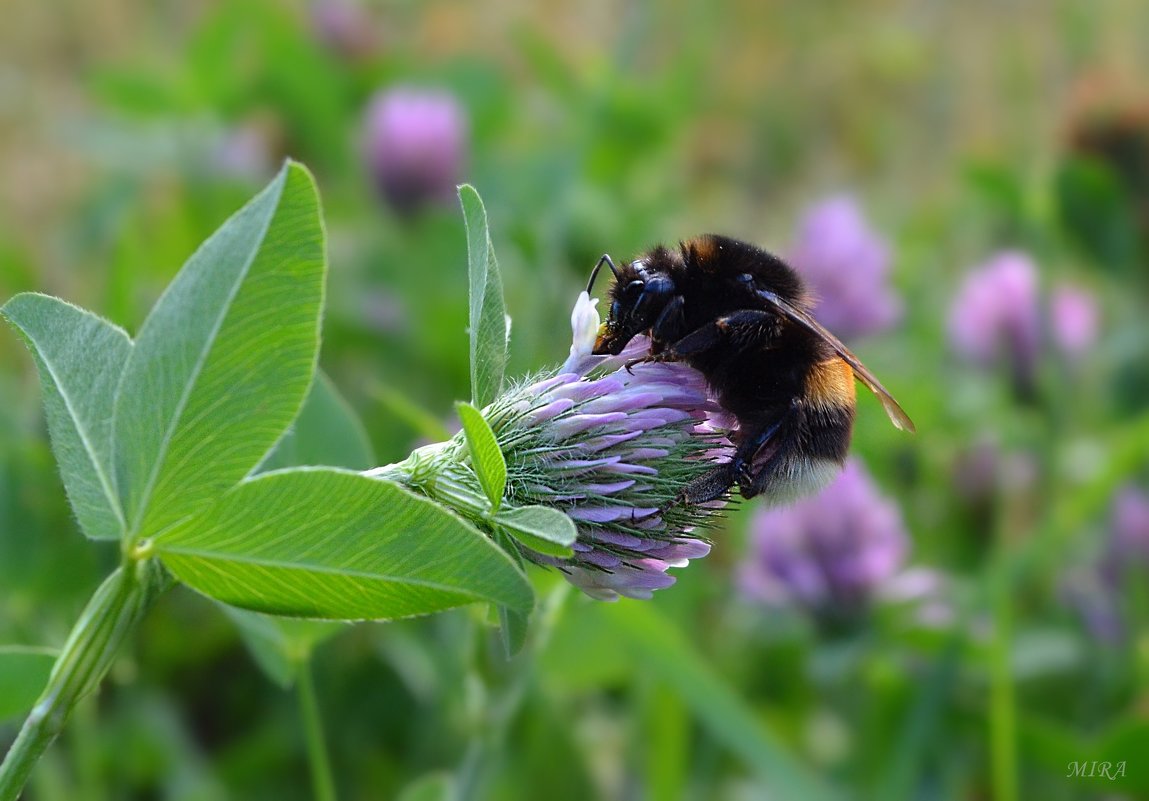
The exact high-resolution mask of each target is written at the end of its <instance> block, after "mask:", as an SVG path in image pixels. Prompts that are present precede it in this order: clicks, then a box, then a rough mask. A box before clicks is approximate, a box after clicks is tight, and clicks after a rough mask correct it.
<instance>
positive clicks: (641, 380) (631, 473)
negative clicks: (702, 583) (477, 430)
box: [372, 292, 732, 600]
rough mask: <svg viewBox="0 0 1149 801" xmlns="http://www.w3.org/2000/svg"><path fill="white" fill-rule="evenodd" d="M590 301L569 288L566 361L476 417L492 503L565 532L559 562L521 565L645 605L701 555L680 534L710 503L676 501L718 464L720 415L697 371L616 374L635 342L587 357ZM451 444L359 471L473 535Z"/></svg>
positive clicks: (461, 443) (470, 503) (459, 455)
mask: <svg viewBox="0 0 1149 801" xmlns="http://www.w3.org/2000/svg"><path fill="white" fill-rule="evenodd" d="M596 303H597V301H596V300H591V299H590V298H589V297H588V296H587V294H586V293H585V292H583V293H582V294H581V295H580V296H579V299H578V302H577V303H576V305H575V308H574V312H573V313H572V315H571V327H572V329H573V332H574V337H573V343H572V345H571V352H570V356H569V358H568V359H567V360H566V362H565V363H564V364H563V365H562V366H561V367H560V368H559V369H558V370H557V371H552V372H549V373H544V374H541V375H538V376H535V377H533V378H531V379H529V380H527V381H523V382H522V383H520V384H518V385H517V386H513V387H511V388H510V389H508V390H507V391H505V392H504V393H503V394H502V396H501V397H499V398H497V399H496V400H495V401H494V402H493V403H491V404H490V405H489V406H488V407H487V408H486V409H484V410H483V416H484V417H485V418H486V420H487V422H488V423H489V424H490V426H491V429H492V430H493V431H494V432H495V436H496V438H497V440H498V442H499V446H500V448H501V449H502V451H503V455H504V458H505V460H506V463H507V475H508V482H507V491H506V494H505V498H504V504H505V505H507V506H510V507H512V508H513V507H519V506H531V505H545V506H549V507H552V508H556V509H559V510H561V511H562V512H564V513H565V514H566V515H567V516H569V517H570V518H571V519H572V520H573V521H574V522H575V525H576V527H577V530H578V538H577V540H576V542H575V543H574V546H573V551H574V552H573V554H572V555H571V556H570V557H566V558H562V557H555V556H550V555H547V554H544V553H539V552H537V551H534V550H532V549H530V548H528V547H525V546H523V545H522V544H521V543H518V544H517V547H518V548H519V550H520V552H521V553H522V555H523V556H524V557H526V558H527V559H529V560H531V561H532V562H535V563H537V564H540V565H547V566H552V567H555V568H558V569H559V570H561V571H562V572H563V573H564V574H565V575H566V576H567V578H568V579H569V580H570V581H571V583H573V584H575V585H576V586H578V587H579V588H581V589H582V590H583V591H584V592H585V593H587V594H588V595H590V596H592V597H594V598H598V599H600V600H616V599H617V598H618V597H619V596H621V595H625V596H628V597H630V598H649V597H651V594H652V593H653V591H654V590H658V589H663V588H665V587H669V586H670V585H672V584H673V583H674V581H675V577H674V576H672V575H669V574H668V573H667V570H668V569H670V568H672V567H685V566H686V565H687V563H688V562H689V561H690V560H691V559H698V558H700V557H703V556H706V554H707V553H709V551H710V545H709V543H708V542H707V541H706V540H705V539H704V538H703V537H700V536H697V535H695V534H694V533H693V532H694V531H695V530H696V529H698V528H703V529H705V528H706V527H708V526H709V525H710V524H712V523H713V522H714V517H715V515H716V514H718V510H719V509H720V508H721V506H722V503H721V502H714V503H711V504H704V505H685V504H682V503H679V502H677V501H678V493H679V492H680V491H681V490H682V488H683V486H684V485H685V484H686V483H687V482H689V481H691V480H693V479H695V478H698V477H699V476H701V475H703V474H704V473H705V472H706V471H708V470H710V469H711V468H712V467H713V463H714V462H715V461H716V460H722V459H729V458H730V455H731V452H732V446H731V444H730V442H729V440H727V438H726V437H725V435H724V433H723V428H724V427H725V426H726V422H727V421H726V418H725V417H724V415H723V413H722V410H721V409H720V408H719V407H718V405H717V404H716V402H715V401H714V400H713V398H712V397H711V395H710V392H709V390H708V388H707V385H706V381H705V379H704V378H703V377H702V375H701V374H700V373H698V372H697V371H695V370H693V369H692V368H690V367H687V366H686V365H683V364H658V363H648V364H638V365H634V366H633V367H632V369H631V370H627V369H626V367H625V366H624V365H625V364H626V362H627V361H628V360H630V359H634V358H637V357H640V356H642V355H643V354H644V353H645V352H646V351H647V349H648V347H649V342H648V341H647V340H646V339H645V338H643V337H636V338H635V340H634V341H632V342H631V343H630V345H628V347H627V348H626V349H625V350H624V351H623V352H622V353H621V354H619V355H618V356H594V355H592V354H591V348H592V346H593V343H594V336H595V332H596V330H597V329H598V326H599V315H598V311H597V310H596V309H595V304H596ZM467 454H468V450H467V446H466V443H465V439H464V436H463V435H462V434H460V435H458V436H456V437H454V438H452V439H450V440H448V441H446V442H442V443H436V444H434V445H430V446H427V447H425V448H421V449H419V450H418V451H416V452H415V453H414V454H412V457H411V458H410V459H408V460H407V462H405V463H403V464H401V465H398V466H390V467H388V468H381V469H380V470H377V471H372V473H373V474H375V475H382V476H386V477H387V478H391V479H393V480H398V481H401V482H403V483H406V484H408V485H409V486H411V487H412V488H415V489H417V490H419V491H422V492H424V493H425V494H427V495H428V496H430V497H432V498H435V499H436V500H438V501H440V502H442V503H444V504H446V505H448V506H450V507H452V508H453V509H455V510H456V511H457V512H459V513H460V514H462V515H464V516H466V517H469V518H471V519H472V520H474V522H476V524H478V525H480V526H484V525H485V522H484V518H483V516H482V514H481V510H482V509H483V508H484V499H483V494H482V492H481V488H480V487H479V483H478V480H477V477H476V476H475V474H474V472H473V471H472V469H471V467H470V465H469V464H468V457H467Z"/></svg>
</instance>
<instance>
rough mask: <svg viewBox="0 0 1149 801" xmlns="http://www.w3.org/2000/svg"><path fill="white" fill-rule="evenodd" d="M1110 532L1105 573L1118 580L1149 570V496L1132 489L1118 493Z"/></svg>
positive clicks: (1125, 489) (1130, 487)
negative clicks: (1123, 575) (1124, 576)
mask: <svg viewBox="0 0 1149 801" xmlns="http://www.w3.org/2000/svg"><path fill="white" fill-rule="evenodd" d="M1110 529H1111V532H1112V536H1111V538H1110V540H1109V552H1108V554H1107V555H1106V558H1105V562H1106V566H1107V570H1106V572H1107V573H1109V575H1110V576H1112V577H1113V578H1114V579H1115V580H1116V579H1119V577H1120V575H1122V574H1124V573H1126V572H1128V571H1131V570H1145V569H1146V568H1149V495H1146V494H1145V493H1144V492H1142V491H1141V490H1139V489H1137V488H1136V487H1132V486H1127V487H1125V488H1124V489H1122V490H1121V491H1120V492H1118V493H1117V497H1116V498H1115V499H1114V501H1113V512H1112V516H1111V519H1110Z"/></svg>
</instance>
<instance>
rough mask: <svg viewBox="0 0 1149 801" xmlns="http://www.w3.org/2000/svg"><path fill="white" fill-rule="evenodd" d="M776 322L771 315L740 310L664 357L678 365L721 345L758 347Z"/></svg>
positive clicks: (700, 329) (682, 341) (689, 336)
mask: <svg viewBox="0 0 1149 801" xmlns="http://www.w3.org/2000/svg"><path fill="white" fill-rule="evenodd" d="M777 322H778V318H777V316H776V315H775V314H774V313H773V312H768V311H762V310H760V309H743V310H741V311H736V312H734V313H732V314H727V315H725V316H723V317H719V318H717V319H715V320H712V321H711V322H709V323H706V325H702V326H699V327H698V328H696V329H694V330H693V331H691V332H690V333H689V334H687V335H686V336H684V337H682V339H679V340H678V341H677V342H675V343H674V344H673V345H671V346H669V347H668V348H667V349H666V350H665V351H664V353H665V354H667V356H668V360H669V361H679V360H681V359H684V358H686V357H688V356H693V355H695V354H697V353H701V352H702V351H705V350H709V349H710V348H713V347H715V346H716V345H720V344H723V343H733V344H735V345H746V344H750V343H760V342H762V341H763V340H764V339H768V338H769V337H770V336H772V332H773V330H774V326H775V325H777Z"/></svg>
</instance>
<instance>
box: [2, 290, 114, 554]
mask: <svg viewBox="0 0 1149 801" xmlns="http://www.w3.org/2000/svg"><path fill="white" fill-rule="evenodd" d="M0 314H3V315H4V316H5V317H6V318H7V319H8V321H9V322H10V323H12V325H14V326H15V327H16V329H17V330H18V331H19V332H20V334H21V335H22V336H23V337H24V339H25V341H26V342H27V343H28V347H29V348H30V349H31V351H32V355H33V356H34V357H35V359H36V366H37V368H38V369H39V372H40V385H41V387H42V388H43V392H44V409H45V412H46V416H47V419H48V430H49V432H50V433H51V436H52V448H53V450H54V451H55V453H56V461H57V463H58V464H59V465H60V473H61V475H62V476H63V479H64V487H65V489H67V491H68V498H69V500H70V501H71V502H72V509H73V510H74V511H75V513H76V519H77V520H78V521H79V523H80V528H81V529H83V531H84V533H85V534H87V535H88V536H89V537H92V538H93V539H115V538H117V537H119V536H121V535H122V534H123V531H124V517H123V512H122V510H121V508H120V500H119V497H118V496H117V495H116V490H115V481H114V477H113V472H112V456H111V451H112V440H111V419H112V408H113V403H114V402H115V396H116V386H117V384H119V381H120V376H121V375H122V374H123V372H124V364H125V363H126V362H127V360H128V354H129V353H130V352H131V350H132V342H131V340H130V339H128V335H127V334H125V333H124V332H123V330H122V329H120V328H117V327H116V326H114V325H112V324H111V323H109V322H108V321H107V320H103V319H101V318H99V317H97V316H95V315H94V314H91V313H89V312H86V311H84V310H83V309H80V308H77V307H75V306H73V305H71V304H69V303H65V302H64V301H62V300H58V299H57V298H52V297H48V296H47V295H37V294H23V295H17V296H16V297H14V298H12V299H11V300H10V301H8V302H7V303H6V304H4V307H3V308H2V309H0Z"/></svg>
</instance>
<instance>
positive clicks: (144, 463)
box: [112, 163, 326, 538]
mask: <svg viewBox="0 0 1149 801" xmlns="http://www.w3.org/2000/svg"><path fill="white" fill-rule="evenodd" d="M325 270H326V265H325V256H324V234H323V224H322V221H321V219H320V212H319V198H318V196H317V194H316V190H315V185H314V183H313V181H312V179H311V176H310V175H309V174H308V172H307V171H306V170H305V169H304V168H303V167H301V166H299V165H298V164H292V163H289V164H287V165H286V166H285V167H284V168H283V170H282V171H281V172H280V173H279V175H278V176H277V177H276V178H275V180H274V181H272V182H271V184H270V185H269V186H268V187H267V188H266V189H265V190H263V192H261V193H260V194H259V195H257V196H256V197H255V199H254V200H252V201H251V202H250V203H248V204H247V205H246V206H245V207H244V208H242V209H241V210H240V211H239V212H238V213H236V214H235V216H233V217H232V218H231V219H230V220H228V221H227V222H226V223H224V225H223V227H222V228H220V229H219V230H218V231H216V232H215V233H214V234H213V235H212V236H211V238H210V239H208V240H207V241H206V242H205V243H204V244H203V245H202V246H201V247H200V248H199V250H197V251H196V252H195V254H194V255H192V257H191V258H190V259H189V260H188V262H187V264H185V265H184V267H183V269H182V270H181V271H180V273H179V275H177V276H176V278H175V280H174V281H172V283H171V285H170V286H169V287H168V288H167V290H166V291H165V292H164V294H163V296H162V297H161V298H160V300H159V302H157V303H156V306H155V308H154V309H152V312H151V314H150V315H149V316H148V319H147V320H146V321H145V322H144V325H143V328H142V330H141V331H140V335H139V337H138V339H137V340H136V346H135V348H133V350H132V353H131V355H130V356H129V357H128V361H127V366H126V368H125V371H124V377H123V381H122V382H121V384H120V389H119V393H118V395H117V398H116V409H115V417H114V422H113V425H112V432H113V436H112V439H113V442H114V443H115V448H116V454H115V463H116V468H117V475H116V479H117V481H116V483H117V488H118V491H119V494H120V497H121V498H122V499H123V503H124V508H125V511H126V513H127V519H128V528H129V535H130V536H132V537H133V538H139V537H144V536H148V535H150V534H153V533H155V532H156V531H160V530H162V529H163V528H165V527H166V526H168V525H170V524H172V523H174V522H175V521H177V520H181V519H183V518H185V517H187V516H188V515H189V514H191V513H193V512H194V511H195V510H197V509H199V508H201V507H203V506H204V505H206V504H207V503H209V502H210V501H211V500H213V499H214V498H216V497H218V496H219V495H220V494H221V493H222V492H224V491H225V490H226V489H228V488H229V487H231V486H232V485H234V484H235V483H236V482H237V481H239V480H240V479H242V478H243V477H244V476H245V475H247V474H248V473H249V472H250V471H251V470H252V468H253V467H255V465H257V464H258V463H259V462H260V460H261V459H262V458H263V457H264V456H265V455H266V453H267V452H268V450H269V449H270V448H271V447H272V445H274V444H275V442H276V441H277V440H278V439H279V438H280V436H282V434H283V432H284V430H285V429H286V428H287V426H288V425H289V424H290V423H291V421H292V419H294V417H295V415H296V414H297V412H298V411H299V408H300V405H301V404H302V402H303V398H304V395H305V394H306V393H307V389H308V386H309V385H310V384H311V377H312V374H313V373H314V371H315V359H316V354H317V352H318V347H319V323H320V316H321V311H322V307H323V281H324V273H325Z"/></svg>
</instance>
